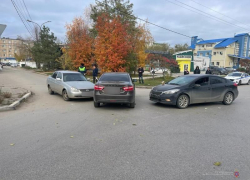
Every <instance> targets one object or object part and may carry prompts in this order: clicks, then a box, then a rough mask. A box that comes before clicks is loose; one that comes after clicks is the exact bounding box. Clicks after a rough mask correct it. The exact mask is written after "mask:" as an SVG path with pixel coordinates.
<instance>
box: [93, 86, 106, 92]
mask: <svg viewBox="0 0 250 180" xmlns="http://www.w3.org/2000/svg"><path fill="white" fill-rule="evenodd" d="M94 89H95V90H96V91H101V90H103V89H104V87H103V86H98V85H95V87H94Z"/></svg>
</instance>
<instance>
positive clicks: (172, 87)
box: [149, 74, 238, 109]
mask: <svg viewBox="0 0 250 180" xmlns="http://www.w3.org/2000/svg"><path fill="white" fill-rule="evenodd" d="M237 96H238V88H237V84H236V83H234V82H232V81H230V80H227V79H225V78H222V77H218V76H215V75H208V74H207V75H200V74H194V75H193V74H192V75H186V76H180V77H178V78H176V79H173V80H172V81H170V82H169V83H167V84H163V85H159V86H156V87H154V88H152V90H151V91H150V94H149V98H150V100H151V101H154V102H157V103H162V104H170V105H176V106H177V107H178V108H180V109H184V108H186V107H188V106H189V105H190V104H196V103H206V102H217V101H218V102H219V101H221V102H223V104H225V105H229V104H231V103H232V102H233V101H234V100H235V99H236V98H237Z"/></svg>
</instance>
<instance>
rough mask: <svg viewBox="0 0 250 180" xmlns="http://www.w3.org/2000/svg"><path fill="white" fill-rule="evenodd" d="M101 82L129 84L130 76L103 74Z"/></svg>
mask: <svg viewBox="0 0 250 180" xmlns="http://www.w3.org/2000/svg"><path fill="white" fill-rule="evenodd" d="M100 81H118V82H120V81H125V82H129V81H130V79H129V75H128V74H103V75H102V76H101V77H100Z"/></svg>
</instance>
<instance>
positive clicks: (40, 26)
mask: <svg viewBox="0 0 250 180" xmlns="http://www.w3.org/2000/svg"><path fill="white" fill-rule="evenodd" d="M27 21H28V22H31V23H35V24H36V25H38V26H39V28H40V30H42V26H43V25H44V24H45V23H49V22H51V21H46V22H44V23H42V24H41V25H39V24H37V23H36V22H34V21H31V20H29V19H27Z"/></svg>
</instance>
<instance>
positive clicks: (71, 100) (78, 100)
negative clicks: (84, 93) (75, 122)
mask: <svg viewBox="0 0 250 180" xmlns="http://www.w3.org/2000/svg"><path fill="white" fill-rule="evenodd" d="M53 96H57V97H58V98H61V99H62V101H64V100H63V97H62V95H60V94H57V93H55V94H53ZM90 101H93V98H80V99H78V98H77V99H70V100H69V102H90Z"/></svg>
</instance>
